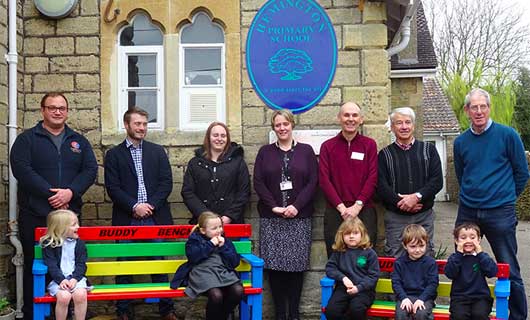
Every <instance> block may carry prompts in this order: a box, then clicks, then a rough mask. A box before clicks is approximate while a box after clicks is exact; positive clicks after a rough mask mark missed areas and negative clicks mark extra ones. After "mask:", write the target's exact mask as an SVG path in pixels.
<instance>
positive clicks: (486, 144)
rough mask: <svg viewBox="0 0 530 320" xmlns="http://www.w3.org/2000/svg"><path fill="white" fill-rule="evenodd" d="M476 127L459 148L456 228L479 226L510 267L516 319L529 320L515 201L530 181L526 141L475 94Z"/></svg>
mask: <svg viewBox="0 0 530 320" xmlns="http://www.w3.org/2000/svg"><path fill="white" fill-rule="evenodd" d="M464 111H465V112H466V114H467V116H468V118H469V120H470V123H471V127H470V128H469V129H468V130H466V131H464V132H463V133H462V134H461V135H460V136H458V138H456V140H455V143H454V158H455V170H456V176H457V179H458V183H459V184H460V195H459V198H460V206H459V208H458V215H457V218H456V223H455V226H458V225H460V224H462V223H464V222H474V223H476V224H477V225H478V226H479V227H480V229H481V230H482V232H483V234H484V235H485V236H486V238H487V239H488V242H489V243H490V244H491V248H492V249H493V253H494V254H495V259H496V260H497V262H504V263H508V264H509V265H510V282H511V293H510V302H509V306H510V320H519V319H521V320H522V319H526V316H527V303H526V295H525V290H524V285H523V280H522V279H521V273H520V268H519V262H518V261H517V239H516V237H515V232H516V229H515V228H516V226H517V217H516V215H515V201H516V200H517V197H518V196H519V195H520V194H521V192H523V190H524V188H525V185H526V182H527V181H528V177H529V173H528V163H527V162H526V157H525V153H524V147H523V143H522V141H521V138H520V137H519V135H518V134H517V132H515V130H514V129H513V128H510V127H507V126H504V125H502V124H500V123H496V122H493V121H492V120H491V119H490V112H491V104H490V96H489V94H488V92H487V91H485V90H482V89H473V90H471V92H469V93H468V95H467V96H466V99H465V105H464Z"/></svg>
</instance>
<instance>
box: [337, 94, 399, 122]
mask: <svg viewBox="0 0 530 320" xmlns="http://www.w3.org/2000/svg"><path fill="white" fill-rule="evenodd" d="M343 94H344V101H354V102H356V103H358V104H359V105H360V106H361V108H362V109H363V113H364V120H365V122H366V123H374V122H375V123H381V122H385V121H386V119H387V117H388V111H389V110H388V106H389V96H388V95H389V91H388V89H387V88H386V87H348V88H344V89H343Z"/></svg>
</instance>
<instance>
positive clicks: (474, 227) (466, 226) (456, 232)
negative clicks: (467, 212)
mask: <svg viewBox="0 0 530 320" xmlns="http://www.w3.org/2000/svg"><path fill="white" fill-rule="evenodd" d="M463 229H471V230H475V231H476V232H477V236H478V237H479V238H480V237H481V236H482V235H481V233H480V228H479V226H478V225H476V224H475V223H473V222H464V223H462V224H459V225H458V226H456V228H455V230H453V237H454V238H455V240H456V239H458V235H459V234H460V231H462V230H463Z"/></svg>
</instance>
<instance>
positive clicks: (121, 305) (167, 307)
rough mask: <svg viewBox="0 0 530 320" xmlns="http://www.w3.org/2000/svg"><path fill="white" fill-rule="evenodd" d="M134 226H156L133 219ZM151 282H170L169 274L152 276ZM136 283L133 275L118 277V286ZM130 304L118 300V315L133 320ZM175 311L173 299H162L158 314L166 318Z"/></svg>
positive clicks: (124, 259)
mask: <svg viewBox="0 0 530 320" xmlns="http://www.w3.org/2000/svg"><path fill="white" fill-rule="evenodd" d="M131 225H132V226H135V225H143V226H151V225H154V221H153V219H145V220H135V219H133V220H132V222H131ZM117 242H118V243H128V242H131V241H127V240H122V241H117ZM151 242H162V240H160V239H155V240H152V241H151ZM145 259H151V260H161V259H163V258H162V257H146V258H145ZM117 260H118V261H131V260H138V259H137V258H118V259H117ZM151 281H152V282H154V283H158V282H168V281H169V279H168V276H167V274H152V275H151ZM130 283H134V281H133V277H132V276H131V275H121V276H116V284H130ZM129 303H130V300H118V301H117V302H116V313H117V314H118V315H122V314H128V315H129V316H130V318H132V317H133V316H134V315H133V314H132V312H130V311H129ZM173 311H175V307H174V305H173V299H170V298H161V299H160V303H159V304H158V312H159V313H160V315H161V316H166V315H168V314H170V313H171V312H173Z"/></svg>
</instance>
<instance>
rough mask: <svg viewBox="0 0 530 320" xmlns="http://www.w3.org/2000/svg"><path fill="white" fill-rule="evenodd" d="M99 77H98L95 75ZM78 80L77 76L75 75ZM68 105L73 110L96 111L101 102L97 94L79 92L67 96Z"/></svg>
mask: <svg viewBox="0 0 530 320" xmlns="http://www.w3.org/2000/svg"><path fill="white" fill-rule="evenodd" d="M95 76H97V77H99V76H98V75H95ZM77 78H79V75H77ZM67 98H68V103H69V104H70V106H71V107H72V108H74V109H79V110H81V109H88V110H93V109H98V108H99V107H100V104H101V101H100V97H99V93H98V92H79V93H71V94H68V96H67Z"/></svg>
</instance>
